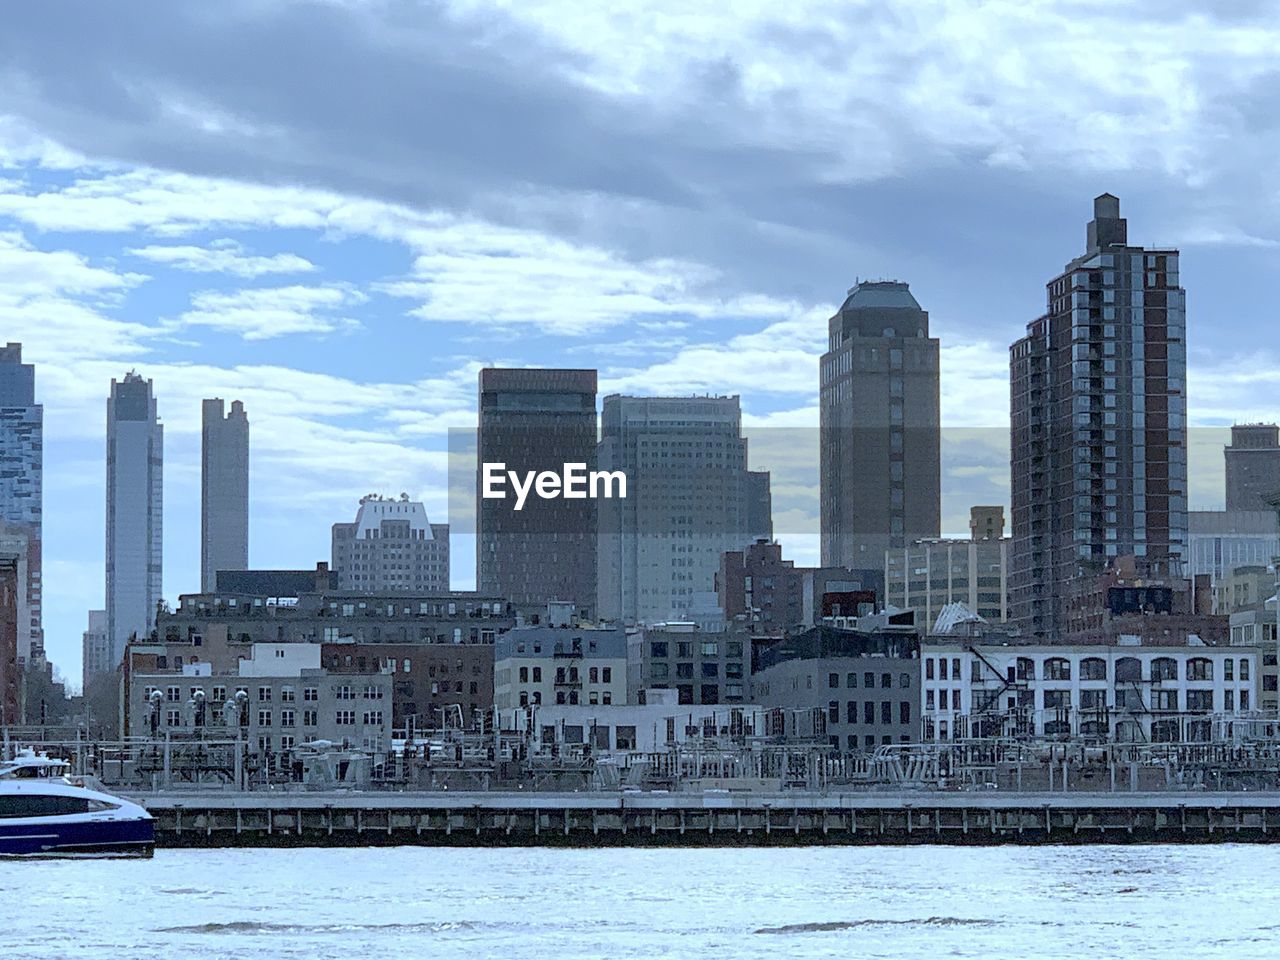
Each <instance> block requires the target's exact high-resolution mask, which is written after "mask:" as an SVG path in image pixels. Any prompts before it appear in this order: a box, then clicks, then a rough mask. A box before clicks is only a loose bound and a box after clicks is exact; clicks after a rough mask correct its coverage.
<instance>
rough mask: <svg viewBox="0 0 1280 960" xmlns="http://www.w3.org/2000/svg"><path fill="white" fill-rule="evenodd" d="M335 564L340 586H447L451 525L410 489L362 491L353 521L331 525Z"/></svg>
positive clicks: (379, 589)
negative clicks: (437, 519)
mask: <svg viewBox="0 0 1280 960" xmlns="http://www.w3.org/2000/svg"><path fill="white" fill-rule="evenodd" d="M333 570H334V573H335V574H336V575H337V577H338V589H339V590H351V591H356V592H360V593H387V592H394V591H405V592H408V593H431V592H434V591H439V592H447V591H448V589H449V525H448V524H447V523H431V522H430V521H428V520H427V508H426V507H425V506H423V504H421V503H419V502H418V501H415V500H410V499H409V497H408V494H401V496H400V499H399V500H394V499H392V498H390V497H379V496H374V495H370V496H367V497H362V498H361V500H360V509H359V510H358V511H356V520H355V523H335V524H334V525H333Z"/></svg>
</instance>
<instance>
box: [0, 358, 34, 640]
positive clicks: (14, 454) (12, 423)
mask: <svg viewBox="0 0 1280 960" xmlns="http://www.w3.org/2000/svg"><path fill="white" fill-rule="evenodd" d="M43 474H44V408H43V407H42V406H41V405H40V404H38V403H36V374H35V367H33V366H32V365H31V364H29V363H23V362H22V344H20V343H10V344H8V345H7V346H5V347H3V348H0V524H2V525H3V527H4V531H3V537H4V539H5V541H6V547H5V549H6V550H10V551H11V552H14V553H16V554H19V555H20V559H19V560H18V561H17V562H18V564H19V569H20V574H19V575H20V576H21V578H22V584H21V586H20V588H19V591H18V594H19V595H18V598H17V599H18V653H17V655H18V660H19V662H25V661H27V660H29V659H30V658H31V656H32V653H33V652H35V653H37V654H39V653H42V652H43V650H44V631H43V629H42V627H41V613H40V607H41V541H42V539H43V515H44V505H43V496H44V494H43ZM20 541H25V542H20Z"/></svg>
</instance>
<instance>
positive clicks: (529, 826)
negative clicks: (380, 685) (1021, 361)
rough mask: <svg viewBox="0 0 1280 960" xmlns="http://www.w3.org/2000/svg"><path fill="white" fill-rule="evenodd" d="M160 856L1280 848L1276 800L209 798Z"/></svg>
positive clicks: (183, 812) (181, 814)
mask: <svg viewBox="0 0 1280 960" xmlns="http://www.w3.org/2000/svg"><path fill="white" fill-rule="evenodd" d="M138 799H139V801H140V802H141V803H142V804H143V805H144V806H146V808H147V809H148V810H150V811H151V813H152V814H153V815H154V816H155V818H156V842H157V846H159V847H170V848H174V847H259V846H277V847H289V846H395V845H430V846H445V845H452V846H503V845H506V846H529V845H539V846H540V845H546V846H569V847H574V846H695V847H696V846H766V845H813V844H831V845H854V844H1020V843H1021V844H1027V843H1056V844H1085V843H1158V842H1179V843H1185V842H1196V843H1203V842H1230V843H1242V842H1249V843H1259V842H1270V841H1272V840H1276V839H1280V792H1272V793H1266V794H1251V793H1239V792H1236V793H1203V792H1201V793H1181V792H1169V791H1160V792H1155V793H1136V794H1135V793H1126V794H1114V793H1086V792H1073V793H1052V794H1051V793H996V792H990V793H983V792H977V791H973V792H969V791H966V792H956V793H942V792H938V793H911V794H889V793H876V792H859V793H848V794H829V795H827V794H814V793H809V792H794V793H787V792H784V793H777V794H760V793H750V794H742V795H733V794H730V793H720V792H705V793H669V794H664V793H617V792H613V793H536V794H535V793H526V794H522V793H468V792H452V791H448V792H431V793H408V792H406V793H388V792H369V793H364V792H330V793H277V794H272V793H247V794H246V793H226V794H216V793H205V794H160V795H152V796H147V797H141V798H138Z"/></svg>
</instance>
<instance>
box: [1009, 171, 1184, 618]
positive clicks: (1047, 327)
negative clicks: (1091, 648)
mask: <svg viewBox="0 0 1280 960" xmlns="http://www.w3.org/2000/svg"><path fill="white" fill-rule="evenodd" d="M1047 294H1048V309H1047V310H1046V312H1045V314H1044V315H1043V316H1041V317H1039V318H1038V319H1036V320H1034V321H1032V322H1031V323H1029V324H1028V325H1027V335H1026V336H1025V337H1023V338H1022V339H1020V340H1018V341H1017V342H1016V343H1014V344H1013V346H1012V347H1011V348H1010V373H1011V391H1012V393H1011V398H1012V471H1011V473H1012V501H1013V555H1012V559H1011V564H1010V571H1011V576H1010V580H1011V583H1010V589H1011V591H1012V615H1013V619H1014V620H1016V621H1017V622H1018V623H1019V625H1020V626H1021V627H1022V628H1023V629H1024V630H1025V631H1027V632H1029V633H1030V634H1032V635H1035V636H1042V637H1048V638H1050V639H1056V638H1058V637H1060V635H1061V633H1062V631H1063V630H1064V628H1065V624H1066V619H1067V617H1066V605H1067V604H1069V603H1070V600H1071V597H1072V596H1073V595H1076V594H1078V593H1079V589H1078V585H1077V584H1074V583H1073V581H1076V580H1078V579H1080V578H1090V577H1097V576H1099V575H1100V574H1101V573H1102V572H1103V571H1105V570H1106V569H1107V568H1108V566H1111V565H1114V563H1115V561H1116V559H1117V558H1120V557H1126V556H1132V557H1135V558H1137V560H1138V561H1139V562H1140V564H1141V566H1142V567H1143V568H1144V569H1146V570H1147V571H1148V572H1149V574H1150V575H1152V576H1157V577H1160V576H1176V575H1178V574H1179V573H1180V571H1181V562H1182V560H1183V554H1184V550H1185V547H1186V542H1187V446H1186V416H1187V413H1186V411H1187V401H1186V382H1187V380H1186V370H1187V354H1186V342H1185V340H1186V302H1185V293H1184V291H1183V289H1182V287H1180V286H1179V285H1178V251H1176V250H1168V249H1148V248H1143V247H1139V246H1132V245H1130V244H1129V242H1128V229H1127V223H1126V221H1125V220H1124V219H1123V218H1122V217H1121V216H1120V201H1119V200H1118V199H1116V198H1115V197H1113V196H1112V195H1111V194H1109V193H1104V194H1103V195H1102V196H1100V197H1098V198H1097V199H1096V200H1094V202H1093V220H1092V221H1090V223H1089V226H1088V232H1087V242H1086V249H1085V252H1084V253H1083V254H1082V255H1081V256H1079V257H1077V258H1076V259H1074V260H1072V261H1071V262H1070V263H1069V264H1067V266H1066V268H1065V269H1064V270H1063V272H1062V273H1060V274H1059V275H1058V276H1056V277H1054V278H1053V279H1052V280H1050V281H1049V283H1048V285H1047Z"/></svg>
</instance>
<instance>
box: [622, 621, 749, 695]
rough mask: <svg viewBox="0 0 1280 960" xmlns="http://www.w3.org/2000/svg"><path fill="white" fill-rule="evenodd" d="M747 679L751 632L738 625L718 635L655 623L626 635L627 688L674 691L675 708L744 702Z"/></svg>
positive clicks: (688, 625) (682, 625)
mask: <svg viewBox="0 0 1280 960" xmlns="http://www.w3.org/2000/svg"><path fill="white" fill-rule="evenodd" d="M750 678H751V634H750V632H749V631H748V630H747V629H746V628H745V627H743V626H741V625H731V626H729V627H728V628H727V629H725V630H723V631H718V632H716V631H709V630H700V629H698V628H697V626H696V625H695V624H693V623H656V624H652V625H650V626H646V627H643V628H640V629H637V630H634V631H632V632H631V633H629V634H628V635H627V687H628V690H629V697H630V699H631V700H632V701H635V700H638V699H639V696H640V691H641V690H647V689H656V690H674V691H676V697H677V702H678V703H680V704H685V705H687V704H695V703H702V704H716V703H745V702H746V700H747V691H748V683H749V681H750Z"/></svg>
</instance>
